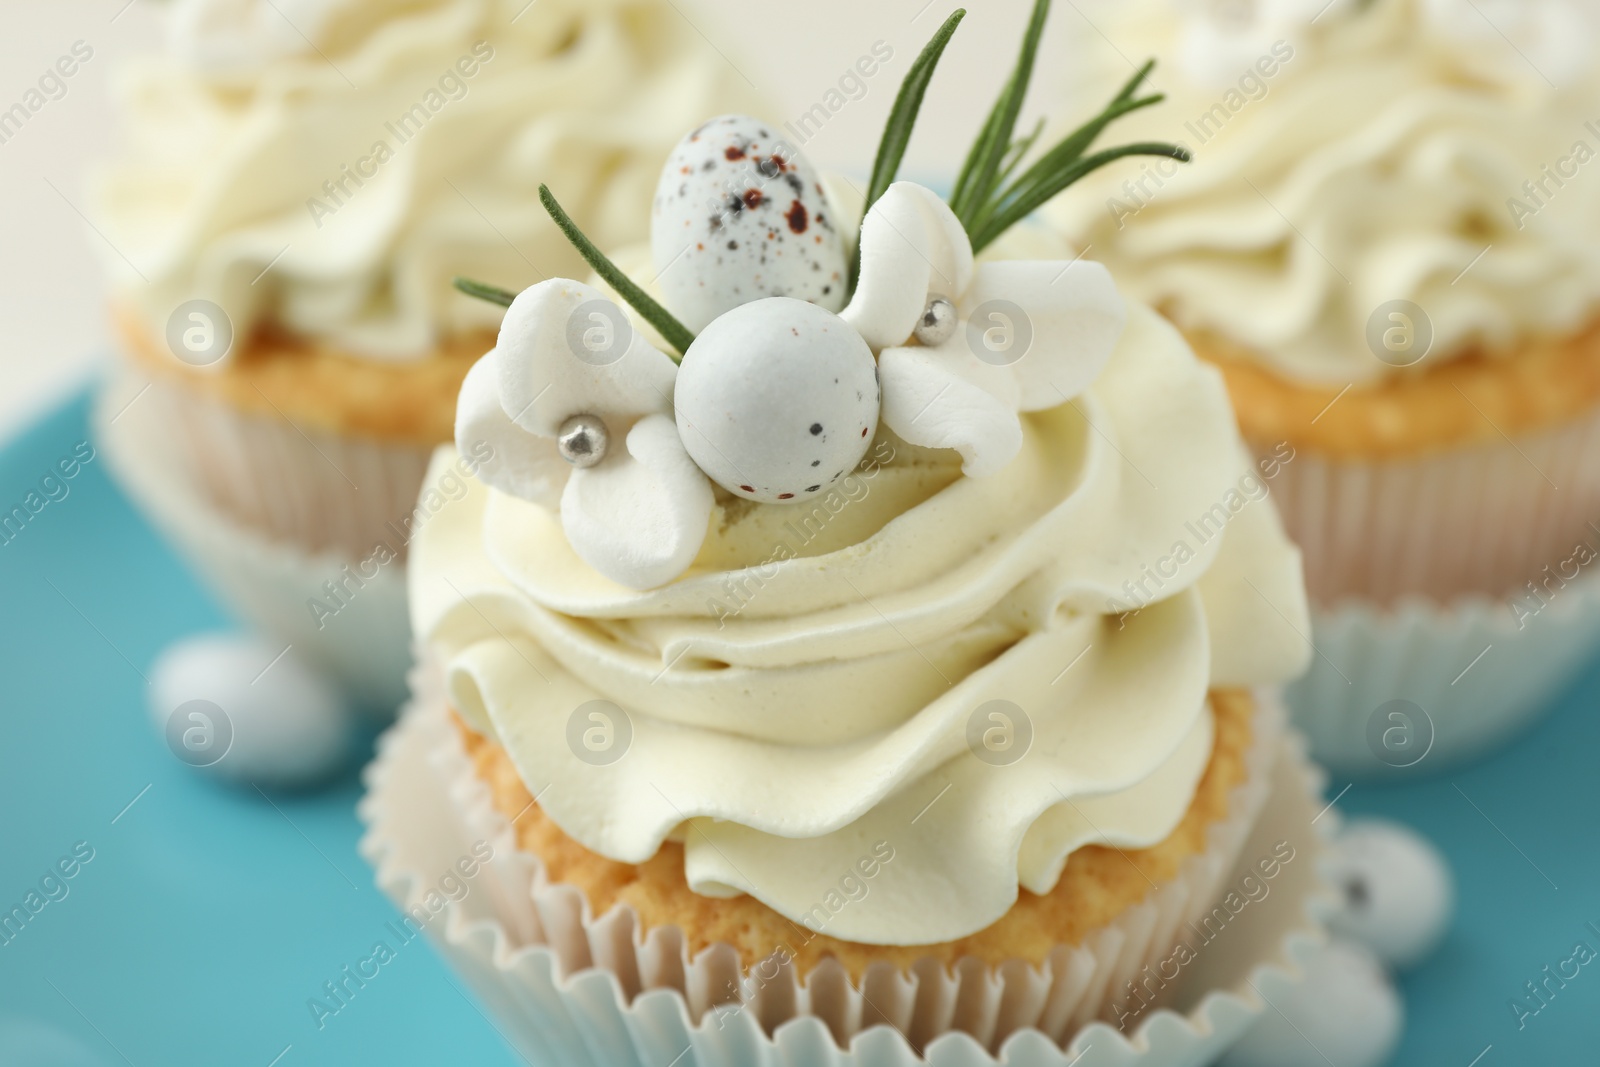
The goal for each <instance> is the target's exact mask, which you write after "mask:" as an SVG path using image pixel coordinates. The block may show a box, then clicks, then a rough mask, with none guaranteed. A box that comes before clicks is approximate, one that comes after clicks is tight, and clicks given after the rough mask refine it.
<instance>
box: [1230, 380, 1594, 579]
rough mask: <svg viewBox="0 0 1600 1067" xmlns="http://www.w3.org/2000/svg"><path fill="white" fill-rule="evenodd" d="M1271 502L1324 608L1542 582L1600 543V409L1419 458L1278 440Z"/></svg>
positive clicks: (1270, 450) (1266, 448) (1270, 452)
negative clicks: (1360, 454)
mask: <svg viewBox="0 0 1600 1067" xmlns="http://www.w3.org/2000/svg"><path fill="white" fill-rule="evenodd" d="M1255 444H1256V450H1257V451H1258V452H1259V453H1260V454H1261V458H1262V459H1263V460H1264V461H1265V460H1266V459H1267V458H1268V457H1269V456H1270V457H1274V458H1275V459H1276V460H1277V464H1276V465H1277V467H1278V473H1277V474H1276V475H1275V476H1274V477H1273V478H1272V480H1271V486H1272V496H1273V498H1274V500H1275V501H1276V502H1277V505H1278V510H1279V513H1280V514H1282V516H1283V521H1284V526H1285V528H1286V529H1287V531H1288V533H1289V536H1290V538H1292V539H1293V540H1294V542H1295V543H1296V544H1298V545H1299V546H1300V550H1301V552H1302V553H1303V555H1304V558H1305V570H1306V587H1307V589H1308V591H1309V592H1310V593H1311V598H1312V600H1313V601H1315V602H1316V603H1319V604H1324V605H1331V604H1336V603H1341V602H1343V601H1347V600H1361V601H1366V602H1368V603H1372V604H1379V605H1390V604H1395V603H1397V602H1398V601H1400V600H1401V599H1402V598H1405V597H1425V598H1427V599H1429V600H1432V601H1433V602H1435V603H1439V604H1447V603H1451V602H1453V601H1455V600H1457V599H1459V598H1462V597H1467V596H1472V595H1474V594H1476V595H1478V596H1496V595H1500V594H1503V593H1508V592H1510V591H1512V590H1520V589H1524V588H1525V587H1526V586H1527V585H1528V583H1530V582H1533V583H1538V582H1540V581H1541V580H1542V579H1543V577H1544V575H1545V573H1546V571H1545V569H1546V568H1547V567H1550V568H1558V567H1560V566H1561V565H1562V564H1563V563H1564V562H1566V561H1568V560H1569V559H1570V558H1571V557H1572V555H1573V550H1574V548H1575V546H1576V545H1577V544H1578V542H1579V541H1580V539H1585V538H1587V539H1589V540H1590V542H1591V543H1600V525H1596V526H1591V524H1600V411H1596V412H1595V413H1593V414H1591V415H1589V416H1587V417H1585V418H1582V419H1579V420H1576V421H1574V422H1570V423H1568V424H1566V425H1564V426H1561V427H1558V428H1554V429H1551V430H1549V431H1546V432H1543V433H1539V434H1533V435H1529V436H1527V437H1525V438H1522V439H1519V440H1515V441H1514V440H1511V439H1510V438H1505V439H1502V440H1498V441H1494V442H1491V443H1488V444H1480V445H1473V446H1471V447H1466V448H1452V449H1447V450H1444V451H1439V452H1431V453H1428V454H1426V455H1421V456H1416V457H1412V458H1397V459H1388V460H1374V461H1370V462H1362V461H1351V460H1334V459H1330V458H1328V457H1325V456H1321V455H1318V454H1316V453H1313V452H1311V451H1309V450H1307V449H1304V448H1302V449H1300V450H1299V451H1298V452H1297V453H1296V454H1295V456H1294V458H1293V459H1292V460H1290V461H1289V462H1286V463H1285V462H1282V457H1281V456H1276V455H1275V450H1276V448H1277V447H1278V446H1277V445H1276V444H1266V445H1263V444H1262V442H1255Z"/></svg>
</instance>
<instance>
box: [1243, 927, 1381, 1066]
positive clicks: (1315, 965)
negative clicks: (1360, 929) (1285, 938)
mask: <svg viewBox="0 0 1600 1067" xmlns="http://www.w3.org/2000/svg"><path fill="white" fill-rule="evenodd" d="M1270 999H1271V1007H1268V1008H1267V1009H1265V1010H1264V1011H1263V1012H1262V1013H1261V1016H1260V1018H1258V1019H1257V1020H1256V1023H1255V1025H1254V1026H1252V1027H1251V1028H1250V1030H1249V1032H1247V1033H1246V1034H1245V1035H1244V1037H1243V1038H1242V1039H1241V1040H1240V1041H1239V1043H1238V1044H1237V1045H1235V1046H1234V1047H1233V1048H1232V1049H1230V1050H1229V1051H1228V1053H1227V1054H1226V1055H1225V1056H1223V1058H1222V1061H1221V1062H1222V1067H1290V1065H1296V1067H1298V1065H1300V1064H1313V1063H1316V1064H1321V1063H1332V1064H1337V1065H1338V1067H1379V1065H1380V1064H1384V1063H1388V1062H1389V1058H1390V1057H1391V1056H1392V1055H1393V1054H1394V1049H1395V1046H1396V1045H1398V1044H1399V1043H1400V1033H1401V1030H1402V1029H1403V1028H1404V1024H1405V1005H1404V1004H1403V1003H1402V1002H1401V1000H1400V994H1399V993H1398V992H1396V991H1395V988H1394V984H1393V983H1392V982H1390V981H1389V975H1388V974H1387V973H1386V972H1385V971H1384V969H1383V965H1382V964H1381V963H1379V962H1378V958H1377V957H1376V956H1374V955H1373V954H1372V952H1371V951H1370V950H1369V949H1367V948H1366V947H1365V946H1363V945H1361V944H1359V943H1357V942H1354V941H1343V940H1338V939H1335V940H1333V941H1331V942H1329V943H1328V944H1327V945H1326V946H1324V947H1323V949H1322V950H1321V951H1320V952H1318V953H1317V954H1316V955H1315V956H1313V957H1312V958H1311V959H1310V960H1309V961H1308V962H1307V963H1306V965H1305V977H1304V980H1302V981H1301V982H1300V983H1299V984H1298V985H1295V986H1293V987H1292V988H1290V989H1289V990H1287V991H1280V992H1276V993H1274V994H1273V995H1272V996H1271V998H1270Z"/></svg>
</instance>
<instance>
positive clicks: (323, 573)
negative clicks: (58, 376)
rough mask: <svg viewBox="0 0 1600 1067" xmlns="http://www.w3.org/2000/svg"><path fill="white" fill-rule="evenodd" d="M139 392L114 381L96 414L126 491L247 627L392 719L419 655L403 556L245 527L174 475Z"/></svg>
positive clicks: (153, 413)
mask: <svg viewBox="0 0 1600 1067" xmlns="http://www.w3.org/2000/svg"><path fill="white" fill-rule="evenodd" d="M140 388H141V386H140V385H139V384H138V383H136V382H132V381H129V380H123V381H118V382H115V383H113V384H111V385H109V386H108V387H107V388H106V389H104V390H103V391H102V393H101V396H100V398H99V401H98V403H97V405H96V411H95V417H94V421H95V426H96V436H97V438H98V439H99V441H100V442H101V444H102V446H103V451H104V452H105V454H106V456H107V458H108V461H109V463H110V467H111V471H112V473H113V475H114V477H115V478H116V480H117V481H118V482H119V483H120V485H121V486H122V488H123V489H124V491H125V492H127V494H128V495H129V496H130V497H131V498H132V499H133V500H134V501H135V503H137V504H138V506H139V507H140V508H141V509H142V510H143V511H144V512H145V513H146V515H147V516H148V517H149V518H150V519H151V521H152V522H153V523H154V525H155V526H156V527H157V528H158V529H159V530H160V531H161V532H162V534H163V536H165V537H166V539H167V540H168V541H169V542H171V543H172V545H173V546H174V547H175V548H176V549H177V551H178V552H179V553H180V554H181V555H182V556H183V557H184V559H185V560H186V561H187V562H188V563H189V564H190V565H191V566H192V567H193V568H194V570H195V571H196V572H197V573H198V574H199V575H200V577H201V578H202V579H204V580H205V581H206V583H207V584H208V585H209V586H210V588H211V589H212V591H213V593H214V594H215V595H216V596H217V598H218V600H220V601H221V602H222V603H223V605H224V606H225V607H227V608H228V609H229V610H230V612H231V613H232V614H233V615H235V616H236V617H237V618H238V620H239V621H241V622H243V623H246V624H248V625H249V626H251V627H253V628H254V629H255V630H256V631H258V632H259V633H260V634H262V635H263V636H267V637H274V638H276V639H278V640H280V641H282V642H284V643H285V644H287V645H290V646H292V647H293V649H294V650H295V652H296V653H297V654H298V655H300V656H301V657H302V658H304V659H305V660H306V661H307V662H309V663H311V664H312V665H313V666H315V667H316V668H318V669H319V670H321V671H322V672H323V673H324V674H326V675H327V676H328V677H329V678H330V679H331V680H332V681H334V682H335V683H336V684H337V685H338V686H339V687H340V688H341V689H342V690H343V691H344V693H345V695H346V696H347V697H348V698H349V699H350V701H351V702H352V703H353V704H354V705H355V706H357V707H359V708H362V709H365V710H368V711H370V712H372V713H373V714H376V715H379V716H386V717H392V716H393V715H394V714H395V712H396V710H397V709H398V708H399V707H400V705H401V704H402V703H404V702H405V699H406V692H407V689H406V670H407V668H408V665H409V663H410V659H411V647H410V643H411V633H410V620H409V616H408V614H407V608H406V588H405V570H404V563H403V561H402V559H401V558H399V555H398V554H396V555H392V556H390V555H386V554H382V553H380V554H376V555H371V554H369V555H367V556H365V557H361V558H356V559H352V558H350V557H348V556H346V555H345V554H344V553H343V552H340V551H335V550H322V551H310V550H306V549H303V548H301V547H299V546H298V545H297V544H295V543H294V542H292V541H286V540H280V539H275V538H273V537H271V536H268V535H267V534H264V533H263V532H262V531H261V530H259V529H257V528H255V527H253V526H251V525H248V524H245V523H242V522H240V521H239V520H238V519H237V517H236V516H234V515H233V514H231V513H230V512H229V511H227V510H225V509H223V508H221V507H219V506H218V505H217V504H216V503H215V501H214V500H213V499H212V498H210V497H209V496H208V495H207V494H205V493H204V492H203V491H202V490H201V489H200V487H199V486H197V485H196V484H195V483H194V482H193V481H191V480H189V479H188V478H186V477H184V476H182V475H181V474H175V473H174V469H173V459H172V455H171V452H170V450H169V446H170V444H171V441H172V437H171V430H170V427H166V426H163V425H162V420H163V418H164V416H163V414H162V413H161V412H160V411H159V410H158V407H157V405H154V404H152V405H150V406H149V407H144V405H145V404H146V402H147V401H149V400H150V396H149V395H140ZM152 391H153V390H152ZM395 537H396V535H393V534H391V538H395Z"/></svg>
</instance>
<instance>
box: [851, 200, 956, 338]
mask: <svg viewBox="0 0 1600 1067" xmlns="http://www.w3.org/2000/svg"><path fill="white" fill-rule="evenodd" d="M899 189H900V184H899V183H896V184H895V185H891V186H890V187H889V190H888V192H886V193H884V194H883V196H881V197H879V198H878V202H877V203H876V204H874V205H872V210H871V211H869V212H867V217H866V218H865V219H863V220H862V221H861V274H860V279H859V281H857V283H856V294H855V296H854V297H852V298H851V300H850V303H849V305H848V306H847V307H846V308H845V309H844V310H843V311H841V312H840V313H839V317H840V318H842V319H844V321H845V322H848V323H849V324H850V325H851V326H853V327H855V330H856V332H857V333H859V334H860V335H861V336H862V337H863V338H865V339H866V342H867V344H869V345H871V346H872V348H873V350H874V351H876V350H878V349H883V348H889V347H892V346H894V345H901V344H905V342H906V340H907V339H908V338H909V337H910V336H911V331H912V330H914V329H916V326H917V318H918V317H919V316H920V315H921V314H922V311H923V309H924V308H925V307H927V304H928V287H929V285H930V284H931V281H932V277H933V264H932V263H931V262H930V261H929V259H928V255H927V253H926V251H924V249H925V247H926V246H927V244H928V234H927V227H926V226H925V225H924V224H923V221H922V209H921V208H920V207H919V206H918V204H917V201H916V199H915V198H914V197H913V196H910V195H908V194H906V193H904V192H897V190H899Z"/></svg>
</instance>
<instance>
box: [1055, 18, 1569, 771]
mask: <svg viewBox="0 0 1600 1067" xmlns="http://www.w3.org/2000/svg"><path fill="white" fill-rule="evenodd" d="M1490 7H1491V8H1492V9H1490V10H1486V11H1480V10H1477V9H1476V7H1475V5H1472V4H1456V3H1450V2H1447V0H1432V2H1421V0H1376V2H1374V3H1368V4H1357V3H1346V2H1341V0H1336V2H1335V3H1333V4H1331V5H1327V6H1324V5H1323V4H1320V3H1293V2H1282V3H1265V2H1263V3H1255V4H1243V5H1206V4H1178V3H1169V2H1165V0H1148V2H1144V3H1139V4H1134V5H1122V6H1120V7H1118V8H1117V9H1116V10H1115V11H1108V12H1106V13H1105V15H1104V17H1105V18H1106V22H1105V23H1104V26H1105V29H1106V32H1107V35H1108V36H1109V38H1110V40H1111V41H1112V42H1114V43H1115V44H1116V45H1117V47H1118V48H1119V49H1120V50H1121V51H1123V52H1126V53H1128V54H1145V53H1147V52H1148V53H1154V54H1157V55H1160V56H1162V57H1163V58H1165V59H1166V60H1168V62H1166V63H1165V64H1164V65H1163V66H1162V67H1161V68H1158V71H1157V73H1156V75H1155V84H1156V85H1157V86H1158V87H1159V88H1161V89H1162V90H1164V91H1165V92H1167V93H1168V94H1169V97H1170V99H1169V101H1168V103H1167V104H1166V105H1164V106H1163V107H1162V108H1160V109H1156V110H1154V111H1151V112H1147V113H1145V114H1144V115H1141V116H1137V117H1131V118H1130V119H1129V122H1130V124H1132V123H1143V124H1144V129H1145V131H1146V132H1156V133H1158V134H1160V135H1162V136H1166V137H1171V138H1174V139H1177V140H1180V141H1182V142H1183V143H1184V144H1185V145H1186V146H1188V147H1189V148H1191V149H1192V150H1193V151H1194V153H1195V160H1194V162H1193V163H1192V164H1191V165H1190V166H1189V167H1185V168H1181V169H1180V168H1178V167H1176V166H1173V165H1168V164H1166V163H1165V162H1164V161H1154V162H1152V163H1150V164H1149V165H1147V166H1145V167H1143V168H1142V169H1141V172H1140V173H1139V174H1138V175H1135V176H1134V177H1132V178H1125V176H1119V178H1123V179H1124V180H1119V181H1112V180H1111V179H1104V180H1098V181H1097V180H1094V179H1091V181H1090V182H1088V183H1085V185H1084V186H1083V187H1080V188H1079V189H1078V190H1075V191H1074V193H1073V194H1071V195H1069V196H1067V197H1064V198H1062V199H1061V200H1059V201H1057V202H1056V203H1055V204H1053V205H1052V206H1051V208H1050V209H1049V214H1050V217H1051V219H1052V221H1053V222H1054V223H1055V225H1057V226H1058V227H1059V228H1061V229H1062V230H1063V231H1064V232H1066V233H1068V234H1069V235H1071V236H1072V237H1073V238H1074V240H1075V241H1076V242H1077V243H1078V244H1079V245H1080V247H1084V248H1087V249H1088V250H1089V254H1092V255H1094V256H1095V257H1097V258H1103V259H1104V260H1106V261H1107V262H1108V263H1109V264H1111V265H1112V266H1113V269H1114V270H1115V271H1116V273H1117V276H1118V278H1119V280H1120V281H1121V282H1122V283H1123V284H1124V285H1126V286H1127V287H1128V288H1129V289H1130V291H1132V292H1134V293H1135V294H1137V295H1138V296H1140V297H1141V298H1143V299H1146V300H1149V301H1151V302H1152V303H1154V304H1155V305H1157V306H1158V307H1160V308H1161V309H1162V310H1163V311H1164V312H1165V313H1166V314H1167V315H1168V316H1169V317H1171V318H1172V319H1173V320H1174V321H1175V322H1177V323H1178V324H1179V325H1180V326H1181V327H1182V328H1183V329H1184V331H1185V332H1186V334H1187V335H1188V336H1189V337H1190V339H1191V341H1192V342H1193V343H1194V344H1195V346H1196V348H1197V350H1198V351H1199V352H1200V353H1201V354H1202V355H1203V356H1204V357H1206V358H1208V359H1211V360H1212V361H1214V362H1215V363H1216V364H1217V365H1218V366H1219V367H1221V368H1222V370H1223V372H1224V375H1225V377H1226V378H1227V381H1228V384H1229V388H1230V392H1231V393H1232V395H1233V398H1234V403H1235V407H1236V408H1237V410H1238V412H1239V418H1240V422H1241V426H1242V428H1243V430H1244V433H1245V436H1246V438H1247V440H1248V441H1249V442H1250V444H1251V445H1252V447H1253V448H1254V449H1255V450H1256V451H1257V452H1258V453H1260V454H1262V455H1264V456H1265V455H1274V456H1277V457H1279V458H1280V459H1285V460H1286V461H1285V462H1283V464H1282V475H1281V477H1279V478H1277V479H1275V480H1274V482H1273V490H1274V496H1275V498H1276V499H1277V501H1278V504H1279V506H1280V508H1281V510H1282V512H1283V514H1284V516H1285V520H1286V524H1287V527H1288V529H1289V532H1290V535H1291V536H1292V537H1293V538H1294V539H1295V540H1296V541H1297V542H1298V543H1299V544H1300V545H1301V547H1302V549H1303V550H1304V551H1305V553H1306V577H1307V584H1308V586H1309V588H1310V590H1311V593H1312V596H1313V598H1314V600H1315V601H1316V602H1317V604H1318V605H1319V609H1320V613H1319V618H1318V623H1317V635H1318V636H1317V641H1318V648H1319V651H1320V652H1321V653H1322V655H1320V656H1319V657H1318V662H1317V664H1316V665H1315V666H1314V667H1313V671H1312V674H1311V675H1310V676H1309V677H1308V678H1307V679H1306V680H1305V681H1304V682H1303V683H1302V684H1301V686H1300V687H1299V688H1298V689H1297V690H1296V692H1295V694H1294V696H1295V702H1296V705H1297V707H1298V709H1299V711H1300V712H1301V721H1302V723H1303V724H1304V725H1305V726H1306V727H1307V728H1308V729H1309V730H1310V731H1311V733H1312V735H1313V737H1314V739H1315V740H1316V741H1317V743H1318V746H1319V748H1318V751H1319V754H1320V755H1322V756H1324V757H1325V758H1328V759H1331V760H1333V761H1335V762H1338V763H1341V764H1348V765H1356V766H1361V765H1365V766H1368V767H1374V768H1377V767H1379V764H1380V763H1388V764H1390V765H1410V764H1413V763H1415V762H1416V761H1417V760H1420V759H1421V758H1422V757H1423V756H1424V755H1426V754H1427V753H1428V751H1429V746H1430V744H1432V745H1433V754H1434V759H1435V761H1438V760H1440V759H1441V758H1448V757H1449V756H1450V755H1465V754H1468V753H1470V752H1472V751H1475V750H1481V749H1482V748H1484V747H1486V746H1488V745H1490V744H1492V743H1494V742H1495V741H1496V740H1498V739H1499V738H1500V737H1502V736H1503V735H1504V733H1505V732H1506V731H1507V730H1509V729H1510V728H1511V727H1512V726H1514V725H1515V724H1516V723H1518V722H1520V721H1522V720H1523V719H1525V718H1526V716H1527V715H1529V714H1531V713H1532V712H1533V711H1535V710H1537V709H1538V707H1539V706H1540V705H1541V704H1542V703H1543V702H1544V701H1545V699H1546V698H1547V697H1548V696H1549V695H1550V694H1551V693H1552V691H1553V690H1554V689H1556V688H1557V687H1559V686H1560V685H1561V684H1562V683H1563V681H1564V680H1565V679H1566V678H1567V677H1569V676H1570V674H1571V672H1572V670H1573V669H1574V667H1575V666H1576V665H1577V664H1578V663H1580V662H1581V661H1582V659H1583V658H1584V656H1585V654H1586V653H1588V652H1590V651H1592V650H1593V648H1594V642H1595V636H1596V634H1597V633H1600V612H1597V609H1596V603H1597V595H1596V592H1595V589H1596V583H1595V582H1594V581H1593V580H1590V579H1591V575H1590V574H1589V572H1588V570H1587V563H1586V562H1585V561H1588V560H1593V559H1596V558H1600V532H1597V531H1596V529H1595V528H1594V527H1593V526H1592V525H1591V524H1592V523H1593V522H1594V521H1595V520H1596V518H1597V516H1600V461H1597V457H1600V327H1597V325H1596V320H1597V316H1600V250H1597V246H1595V244H1594V243H1593V242H1592V241H1590V240H1588V239H1587V236H1586V235H1587V234H1589V233H1592V232H1594V230H1595V228H1596V225H1597V224H1600V191H1597V190H1600V187H1596V186H1593V185H1592V184H1590V183H1586V182H1584V181H1583V180H1582V174H1581V171H1582V168H1583V167H1584V166H1585V165H1586V163H1587V162H1588V161H1589V160H1590V159H1591V158H1593V156H1594V155H1595V154H1596V151H1597V150H1600V126H1596V125H1595V123H1594V120H1595V117H1596V116H1595V114H1594V109H1593V102H1594V100H1595V99H1596V93H1597V90H1600V72H1597V71H1600V68H1597V66H1596V63H1595V56H1594V53H1593V50H1592V48H1590V47H1588V46H1587V45H1582V46H1580V45H1578V44H1576V42H1578V41H1591V40H1592V39H1593V35H1594V27H1593V25H1592V24H1591V23H1592V21H1593V14H1592V11H1591V9H1589V8H1588V7H1587V6H1585V5H1581V4H1569V3H1562V2H1550V3H1532V4H1517V5H1490ZM1486 20H1488V21H1487V22H1486ZM1096 44H1098V39H1097V40H1096V42H1091V43H1090V45H1089V46H1088V47H1090V48H1091V49H1092V48H1093V47H1094V45H1096ZM1097 59H1098V61H1100V62H1102V63H1103V64H1104V65H1106V66H1108V67H1112V68H1115V67H1117V66H1118V65H1120V64H1121V63H1122V61H1121V60H1120V59H1119V58H1118V57H1117V55H1116V54H1115V52H1113V51H1112V50H1111V49H1102V51H1101V52H1099V53H1097ZM1288 457H1292V458H1288ZM1472 668H1476V669H1472ZM1391 701H1397V702H1398V703H1396V704H1395V705H1393V706H1389V705H1390V702H1391ZM1385 708H1387V710H1384V709H1385ZM1395 715H1398V716H1399V718H1395V717H1394V716H1395ZM1373 723H1377V724H1378V726H1377V728H1376V730H1369V727H1371V726H1372V724H1373ZM1390 727H1396V729H1394V730H1392V731H1391V730H1390V729H1389V728H1390ZM1381 738H1390V739H1392V740H1394V741H1395V742H1396V744H1398V746H1399V747H1398V749H1393V748H1390V747H1388V746H1387V745H1386V744H1385V743H1382V742H1381V741H1379V740H1378V739H1381ZM1435 742H1436V743H1435ZM1380 769H1381V768H1380Z"/></svg>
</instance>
